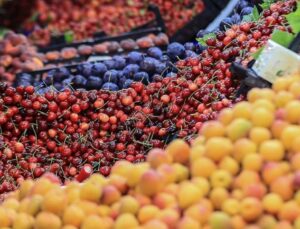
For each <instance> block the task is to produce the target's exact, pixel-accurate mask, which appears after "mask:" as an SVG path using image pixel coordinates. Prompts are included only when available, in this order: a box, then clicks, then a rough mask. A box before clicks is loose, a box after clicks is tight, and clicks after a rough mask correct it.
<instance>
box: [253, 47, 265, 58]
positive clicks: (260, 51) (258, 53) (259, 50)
mask: <svg viewBox="0 0 300 229" xmlns="http://www.w3.org/2000/svg"><path fill="white" fill-rule="evenodd" d="M263 50H264V47H260V48H259V49H258V50H257V51H256V52H255V53H253V54H252V55H251V56H252V57H253V58H254V59H255V60H257V59H258V58H259V56H260V54H261V53H262V51H263Z"/></svg>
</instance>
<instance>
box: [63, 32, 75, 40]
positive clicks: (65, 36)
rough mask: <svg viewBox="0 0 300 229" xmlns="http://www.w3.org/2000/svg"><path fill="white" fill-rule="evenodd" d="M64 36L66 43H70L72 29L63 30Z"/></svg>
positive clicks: (72, 35) (72, 34) (72, 36)
mask: <svg viewBox="0 0 300 229" xmlns="http://www.w3.org/2000/svg"><path fill="white" fill-rule="evenodd" d="M64 38H65V42H66V43H72V42H73V41H74V33H73V32H72V31H68V32H65V34H64Z"/></svg>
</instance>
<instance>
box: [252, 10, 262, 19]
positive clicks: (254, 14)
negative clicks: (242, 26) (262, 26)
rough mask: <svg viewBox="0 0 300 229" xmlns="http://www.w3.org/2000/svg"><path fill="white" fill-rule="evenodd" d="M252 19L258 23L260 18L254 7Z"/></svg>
mask: <svg viewBox="0 0 300 229" xmlns="http://www.w3.org/2000/svg"><path fill="white" fill-rule="evenodd" d="M252 18H253V21H258V20H259V18H260V15H259V11H258V9H257V7H256V6H254V8H253V11H252Z"/></svg>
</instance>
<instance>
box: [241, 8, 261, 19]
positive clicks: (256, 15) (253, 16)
mask: <svg viewBox="0 0 300 229" xmlns="http://www.w3.org/2000/svg"><path fill="white" fill-rule="evenodd" d="M259 19H260V14H259V11H258V8H257V7H256V6H255V7H254V8H253V10H252V13H251V14H249V15H245V16H244V17H243V21H244V22H251V21H253V22H256V21H258V20H259Z"/></svg>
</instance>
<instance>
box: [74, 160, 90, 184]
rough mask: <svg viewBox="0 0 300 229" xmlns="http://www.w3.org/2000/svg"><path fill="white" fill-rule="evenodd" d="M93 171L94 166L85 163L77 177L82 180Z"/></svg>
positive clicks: (79, 180)
mask: <svg viewBox="0 0 300 229" xmlns="http://www.w3.org/2000/svg"><path fill="white" fill-rule="evenodd" d="M92 173H93V167H92V166H91V165H89V164H87V165H84V166H83V168H82V169H81V170H80V172H79V174H78V176H77V177H76V180H77V181H78V182H82V181H84V180H86V179H87V178H89V177H90V176H91V175H92Z"/></svg>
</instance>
